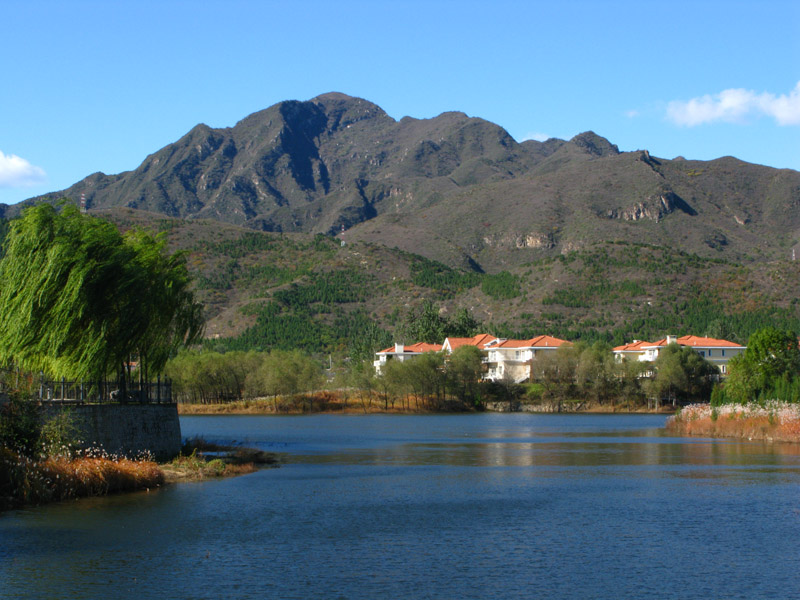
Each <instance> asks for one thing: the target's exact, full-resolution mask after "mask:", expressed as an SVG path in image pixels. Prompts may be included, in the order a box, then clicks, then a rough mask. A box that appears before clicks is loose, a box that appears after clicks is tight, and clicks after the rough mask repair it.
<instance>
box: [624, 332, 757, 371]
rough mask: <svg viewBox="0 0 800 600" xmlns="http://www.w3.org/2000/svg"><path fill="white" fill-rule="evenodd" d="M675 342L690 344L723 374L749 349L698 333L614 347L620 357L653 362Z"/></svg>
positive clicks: (682, 344) (684, 344)
mask: <svg viewBox="0 0 800 600" xmlns="http://www.w3.org/2000/svg"><path fill="white" fill-rule="evenodd" d="M673 342H674V343H676V344H678V345H680V346H689V347H690V348H693V349H694V350H695V352H697V353H698V354H699V355H700V356H702V357H703V358H705V359H706V360H707V361H708V362H710V363H711V364H714V365H716V366H717V367H719V372H720V373H721V374H722V375H727V373H728V362H729V361H730V360H731V358H733V357H734V356H736V355H738V354H741V353H742V352H744V351H745V350H746V349H747V347H746V346H742V345H741V344H736V343H734V342H729V341H728V340H717V339H714V338H707V337H699V336H696V335H684V336H681V337H675V336H674V335H668V336H667V337H665V338H664V339H663V340H658V341H657V342H653V343H647V342H640V343H639V346H638V347H637V348H628V347H630V346H633V344H626V345H625V346H618V347H617V348H614V354H615V355H616V356H618V357H619V356H629V357H630V358H631V359H635V360H641V361H648V362H652V361H654V360H655V359H656V358H658V355H659V354H660V353H661V351H662V350H663V349H664V348H666V347H667V346H668V345H669V344H672V343H673Z"/></svg>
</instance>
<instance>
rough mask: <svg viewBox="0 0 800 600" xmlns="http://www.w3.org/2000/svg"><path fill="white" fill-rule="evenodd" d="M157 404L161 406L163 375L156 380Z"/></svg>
mask: <svg viewBox="0 0 800 600" xmlns="http://www.w3.org/2000/svg"><path fill="white" fill-rule="evenodd" d="M156 402H158V403H159V404H161V375H159V376H158V378H157V379H156Z"/></svg>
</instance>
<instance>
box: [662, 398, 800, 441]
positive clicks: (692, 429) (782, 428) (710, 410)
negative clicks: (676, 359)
mask: <svg viewBox="0 0 800 600" xmlns="http://www.w3.org/2000/svg"><path fill="white" fill-rule="evenodd" d="M666 427H667V430H669V431H672V432H674V433H677V434H679V435H692V436H703V437H736V438H745V439H749V440H767V441H781V442H800V405H799V404H793V403H789V402H780V401H769V402H766V403H764V404H760V403H749V404H725V405H722V406H711V405H709V404H691V405H689V406H685V407H684V408H682V409H681V410H680V411H678V413H676V414H675V415H674V416H672V417H670V418H669V419H668V420H667V424H666Z"/></svg>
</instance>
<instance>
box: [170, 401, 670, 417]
mask: <svg viewBox="0 0 800 600" xmlns="http://www.w3.org/2000/svg"><path fill="white" fill-rule="evenodd" d="M177 406H178V415H179V416H214V415H217V416H221V415H254V416H255V415H257V416H298V415H322V414H342V415H363V414H369V415H373V414H385V415H435V414H459V413H478V412H493V413H514V412H527V413H556V414H652V415H671V414H674V412H675V409H674V408H673V407H671V406H662V407H660V408H659V409H652V408H647V406H634V407H630V406H627V405H625V404H624V403H620V404H616V405H614V406H611V405H607V404H589V403H573V402H562V403H560V405H559V404H525V403H520V402H508V401H506V402H489V403H487V404H486V405H485V407H484V408H482V409H475V408H466V407H465V408H463V409H461V410H432V409H425V408H422V407H420V408H415V407H414V408H412V407H409V408H401V407H400V406H394V407H392V406H389V408H385V406H383V405H382V403H381V404H377V403H373V404H371V405H366V406H364V405H362V404H360V403H358V402H348V403H346V404H345V403H341V402H327V403H316V402H312V404H311V406H312V409H311V410H310V411H309V410H307V406H306V404H305V403H304V404H302V405H301V406H299V407H298V406H296V407H293V408H288V409H285V410H276V409H275V405H274V404H273V402H272V401H271V400H263V399H256V400H241V401H236V402H229V403H216V404H180V403H179V404H178V405H177Z"/></svg>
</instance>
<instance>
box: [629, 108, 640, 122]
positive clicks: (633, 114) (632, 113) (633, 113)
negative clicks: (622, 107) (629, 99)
mask: <svg viewBox="0 0 800 600" xmlns="http://www.w3.org/2000/svg"><path fill="white" fill-rule="evenodd" d="M639 114H640V113H639V111H638V110H636V109H635V108H633V109H631V110H626V111H625V116H626V117H628V118H629V119H635V118H636V117H638V116H639Z"/></svg>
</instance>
